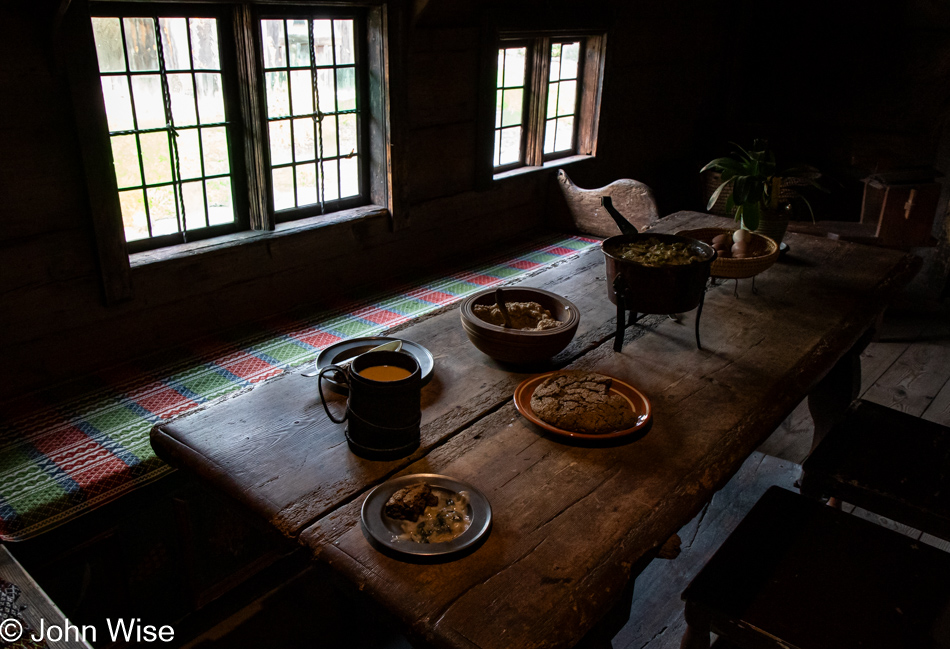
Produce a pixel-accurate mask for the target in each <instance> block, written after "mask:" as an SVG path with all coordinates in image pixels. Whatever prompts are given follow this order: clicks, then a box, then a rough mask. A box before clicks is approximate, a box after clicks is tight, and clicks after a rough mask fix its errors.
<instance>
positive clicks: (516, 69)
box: [494, 47, 528, 167]
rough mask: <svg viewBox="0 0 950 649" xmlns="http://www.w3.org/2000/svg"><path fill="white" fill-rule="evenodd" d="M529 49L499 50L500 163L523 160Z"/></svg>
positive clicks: (497, 130) (496, 158)
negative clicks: (522, 149)
mask: <svg viewBox="0 0 950 649" xmlns="http://www.w3.org/2000/svg"><path fill="white" fill-rule="evenodd" d="M527 51H528V48H527V47H506V48H502V49H500V50H498V89H497V95H496V97H497V99H496V102H495V156H494V165H495V166H496V167H505V166H507V165H512V164H518V163H519V162H521V141H522V134H523V128H522V126H523V125H524V117H525V115H524V113H525V111H524V108H525V101H524V97H525V63H526V60H527V59H526V54H527Z"/></svg>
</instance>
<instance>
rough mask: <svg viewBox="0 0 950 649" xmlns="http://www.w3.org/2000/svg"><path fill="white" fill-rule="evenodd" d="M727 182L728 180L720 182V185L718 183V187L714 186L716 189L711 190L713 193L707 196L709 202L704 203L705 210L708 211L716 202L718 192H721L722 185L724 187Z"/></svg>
mask: <svg viewBox="0 0 950 649" xmlns="http://www.w3.org/2000/svg"><path fill="white" fill-rule="evenodd" d="M728 184H729V182H728V181H727V182H724V183H722V184H721V185H719V187H717V188H716V191H714V192H713V195H712V196H710V197H709V204H708V205H706V211H709V210H711V209H712V208H713V206H714V205H715V204H716V201H717V200H718V199H719V194H721V193H722V189H723V187H725V186H726V185H728Z"/></svg>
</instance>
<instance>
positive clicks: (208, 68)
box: [92, 15, 238, 250]
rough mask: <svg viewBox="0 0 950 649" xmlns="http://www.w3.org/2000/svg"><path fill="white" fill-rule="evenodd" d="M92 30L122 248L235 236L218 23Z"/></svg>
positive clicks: (162, 21) (143, 22) (137, 22)
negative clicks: (195, 236) (197, 236)
mask: <svg viewBox="0 0 950 649" xmlns="http://www.w3.org/2000/svg"><path fill="white" fill-rule="evenodd" d="M92 26H93V34H94V37H95V43H96V53H97V57H98V61H99V74H100V79H101V83H102V96H103V99H104V102H105V108H106V120H107V122H108V125H109V140H110V144H111V148H112V157H113V164H114V166H115V176H116V182H117V185H118V190H119V204H120V207H121V211H122V221H123V225H124V230H125V239H126V241H127V242H128V244H129V247H130V249H131V250H136V249H145V248H154V247H158V246H163V245H170V244H173V243H180V242H181V241H183V238H184V233H185V232H192V233H201V232H202V231H205V232H206V233H207V234H220V233H223V232H227V231H233V230H234V229H236V225H237V223H238V218H237V215H236V212H235V203H236V201H235V195H234V188H233V187H232V174H233V169H232V164H231V155H230V152H229V143H230V142H232V141H233V140H234V134H233V133H232V128H231V123H232V119H233V118H232V117H231V115H230V114H229V112H230V110H229V106H228V105H229V104H230V103H232V102H230V101H228V100H226V98H225V91H224V79H223V71H222V65H221V61H222V58H223V57H222V55H221V51H220V48H219V45H218V44H219V42H221V38H220V36H219V31H218V29H219V23H218V20H217V19H216V18H214V17H210V18H209V17H190V16H181V15H178V16H161V17H156V16H141V15H113V16H94V17H93V18H92Z"/></svg>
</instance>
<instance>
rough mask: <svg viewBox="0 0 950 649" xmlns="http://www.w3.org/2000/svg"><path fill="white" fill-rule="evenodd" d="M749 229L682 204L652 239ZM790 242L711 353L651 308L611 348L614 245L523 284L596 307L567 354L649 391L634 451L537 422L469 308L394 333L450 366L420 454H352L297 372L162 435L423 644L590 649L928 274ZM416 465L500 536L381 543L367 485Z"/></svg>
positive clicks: (850, 248)
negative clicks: (457, 486)
mask: <svg viewBox="0 0 950 649" xmlns="http://www.w3.org/2000/svg"><path fill="white" fill-rule="evenodd" d="M730 223H731V222H730V221H727V220H726V219H721V218H719V217H714V216H709V215H705V214H699V213H693V212H680V213H677V214H674V215H671V216H669V217H666V218H664V219H662V220H661V221H660V223H659V224H658V225H657V226H656V228H654V231H656V232H676V231H678V230H682V229H688V228H697V227H727V226H728V225H729V224H730ZM786 241H787V242H788V243H789V245H790V247H791V253H790V254H789V255H788V256H787V258H785V259H783V260H781V261H780V262H779V263H777V264H776V265H775V266H773V267H772V268H770V269H769V270H767V271H766V272H765V273H763V274H761V275H760V276H759V277H757V278H756V287H757V288H758V294H757V295H753V294H752V293H751V282H750V281H749V280H744V281H742V282H741V284H740V286H739V293H740V296H739V298H738V299H737V298H736V297H734V296H733V283H732V282H731V281H730V282H727V283H725V284H722V285H719V286H715V287H713V288H711V289H710V290H709V291H708V293H707V295H706V301H705V310H704V312H703V318H702V324H701V333H702V339H703V346H704V349H703V350H698V349H697V348H696V344H695V339H694V337H693V326H692V323H693V320H692V318H693V317H694V316H695V311H694V312H692V313H689V314H686V316H685V318H684V320H683V321H682V322H680V323H677V322H674V321H673V320H670V319H667V318H665V317H660V316H656V317H653V316H650V317H647V318H646V319H645V321H644V323H643V324H637V325H634V326H631V327H629V328H628V330H627V333H626V339H625V344H624V348H623V351H622V352H621V353H615V352H613V350H612V348H611V339H612V333H613V331H614V326H615V320H614V317H615V315H616V310H615V307H614V306H613V305H612V304H610V303H609V302H608V300H607V297H606V285H605V280H604V264H603V257H602V255H601V253H600V252H599V251H597V250H593V251H589V252H587V253H584V254H582V255H580V256H579V257H578V258H576V259H573V260H571V261H568V262H565V263H563V264H560V265H558V266H555V267H553V268H549V269H546V270H545V271H543V272H541V273H539V274H537V275H535V276H533V277H530V278H528V279H527V280H525V281H524V282H523V283H524V284H527V285H530V286H537V287H540V288H544V289H547V290H551V291H553V292H555V293H558V294H561V295H564V296H566V297H567V298H568V299H570V300H571V301H573V302H574V303H575V304H576V305H577V306H578V308H579V309H580V311H581V313H582V315H581V324H580V328H579V329H578V333H577V336H576V338H575V340H574V342H573V343H572V344H571V346H570V347H569V348H568V349H567V350H565V351H564V352H562V354H561V355H560V356H559V357H558V358H557V359H555V361H554V363H553V365H554V366H562V365H563V364H564V363H570V367H572V368H578V369H593V370H597V371H599V372H602V373H604V374H608V375H611V376H615V377H617V378H619V379H622V380H624V381H626V382H628V383H630V384H632V385H634V386H636V387H637V388H639V389H640V390H641V391H642V392H644V393H645V394H646V395H647V396H648V398H649V399H650V400H651V402H652V405H653V408H654V415H653V416H654V419H653V425H652V427H651V428H650V430H649V432H648V433H647V434H646V435H644V436H642V437H641V438H639V439H637V440H635V441H631V442H629V443H625V444H620V445H616V446H612V447H608V448H604V447H599V448H598V447H590V446H587V447H584V446H577V445H571V444H568V443H565V442H564V441H563V440H561V439H555V438H553V437H550V436H547V435H546V434H545V433H544V432H543V431H542V430H540V429H539V428H537V427H535V426H533V425H532V424H530V423H529V422H527V421H526V420H525V419H523V418H522V417H521V416H520V415H519V414H518V413H517V411H516V410H515V408H514V406H513V404H512V402H511V395H512V392H513V390H514V388H515V386H516V385H517V384H518V383H519V382H520V381H521V380H522V379H524V378H525V377H526V376H529V375H530V374H524V373H517V372H511V371H510V369H509V368H505V367H502V366H501V365H500V364H498V363H495V362H494V361H492V360H491V359H489V358H488V357H486V356H484V355H483V354H481V353H480V352H478V351H477V350H476V349H475V348H474V347H473V346H472V345H471V344H470V343H469V342H468V340H467V339H466V338H465V334H464V332H463V331H462V327H461V324H460V323H459V316H458V313H457V309H455V308H451V309H448V310H446V311H444V312H440V313H438V314H435V315H434V316H431V317H429V318H427V319H425V320H422V321H418V322H416V323H413V324H411V325H409V326H408V327H406V328H404V329H402V330H401V331H399V333H398V334H396V335H398V336H399V337H403V338H407V339H409V340H413V341H416V342H419V343H421V344H423V345H425V346H426V347H427V348H428V349H429V350H430V351H431V352H432V353H433V355H434V357H435V359H436V369H435V377H434V379H433V381H432V382H431V383H430V384H429V385H428V386H427V387H426V388H424V389H423V426H422V445H421V446H420V448H419V450H418V451H416V452H415V453H414V454H413V455H412V456H410V457H407V458H403V459H401V460H396V461H387V462H378V461H369V460H363V459H360V458H358V457H356V456H354V455H353V454H352V453H350V452H349V450H348V448H347V446H346V442H345V439H344V437H343V426H342V425H335V424H332V423H331V422H329V421H328V420H327V418H326V415H325V414H324V412H323V408H322V406H321V404H320V400H319V396H318V395H317V390H316V381H315V379H313V378H305V377H302V376H301V375H300V372H299V371H298V372H293V373H288V374H285V375H283V376H281V377H280V378H278V379H276V380H273V381H271V382H268V383H266V384H264V385H262V386H260V387H257V388H255V389H252V390H250V391H248V392H245V393H242V394H240V395H238V396H236V397H234V398H231V399H229V400H227V401H225V402H223V403H218V404H216V405H212V406H210V407H207V408H204V409H202V410H200V411H197V412H193V413H189V414H187V415H184V416H182V417H180V418H178V419H175V420H172V421H171V422H168V423H164V424H162V425H159V426H157V427H156V428H155V429H154V430H153V432H152V444H153V446H154V447H155V450H156V452H157V453H158V454H159V456H160V457H162V458H163V459H165V460H166V461H168V462H169V463H171V464H172V465H174V466H176V467H179V468H183V469H187V470H191V471H193V472H194V473H195V474H197V475H198V476H199V477H201V478H203V479H204V480H207V481H208V482H209V483H211V484H213V485H214V486H215V487H217V488H218V489H220V490H222V491H224V492H225V493H227V494H229V495H230V496H232V497H234V498H236V499H238V500H239V501H241V502H243V503H244V504H246V505H247V506H248V507H250V508H251V509H253V510H254V511H256V512H258V513H259V514H260V515H261V516H263V517H265V518H266V519H267V520H269V521H270V522H271V523H272V524H273V525H275V526H276V527H277V528H278V529H279V530H281V531H282V532H283V533H284V534H286V535H287V536H289V537H292V538H296V539H298V540H299V542H300V543H302V544H304V545H306V546H308V547H310V548H311V549H312V550H313V552H314V556H315V558H316V560H317V561H318V562H321V563H324V564H326V565H328V566H330V567H331V568H332V569H333V570H334V571H336V572H337V573H338V574H339V575H342V576H343V577H344V578H345V579H346V580H348V581H350V582H352V583H353V584H355V585H356V586H357V587H358V588H359V589H360V590H362V591H364V592H366V593H368V594H369V595H371V596H372V597H373V598H374V599H376V600H377V601H378V602H380V603H382V604H383V605H384V606H385V607H386V608H387V609H388V610H389V611H391V612H392V613H393V614H394V615H395V616H396V617H397V618H398V619H399V620H401V621H402V622H403V623H404V624H405V629H404V630H405V631H406V632H407V633H408V635H409V637H410V640H411V641H413V642H414V643H419V644H425V645H431V646H435V647H485V648H487V647H497V648H499V649H502V648H504V649H509V648H513V647H562V646H563V647H568V646H572V645H573V644H574V643H576V642H577V641H578V640H579V639H580V638H581V637H583V635H584V633H585V632H586V631H587V630H589V629H590V628H591V626H592V625H593V624H594V623H595V622H597V621H598V620H599V619H600V618H601V617H602V616H603V615H604V613H605V611H607V610H608V609H609V607H610V606H611V604H613V603H614V602H615V601H616V600H617V599H618V598H619V596H620V594H621V592H622V591H623V590H624V587H625V585H626V583H627V582H628V581H629V579H630V577H631V568H632V566H633V565H634V564H635V563H636V562H637V561H638V560H640V559H641V558H642V557H644V556H647V555H648V554H649V553H650V552H651V551H652V550H653V549H654V548H656V547H657V546H658V545H661V544H662V543H663V542H664V541H665V540H666V539H667V538H669V537H670V536H671V535H672V534H674V533H676V532H677V531H678V530H679V528H680V527H682V525H684V524H685V523H686V522H688V521H689V520H690V519H691V518H692V517H693V516H694V515H695V514H696V513H697V512H698V511H699V510H700V509H701V507H702V505H703V504H704V503H705V502H706V501H708V500H709V498H711V496H712V494H713V493H714V492H715V491H716V490H717V489H718V488H720V487H721V486H722V485H724V484H725V483H726V482H727V481H728V480H729V478H730V477H731V476H732V475H733V473H734V472H735V471H736V470H737V469H738V468H739V466H740V465H741V464H742V462H743V461H744V460H745V458H747V457H748V456H749V455H750V454H751V453H752V452H753V451H754V450H755V448H756V447H757V446H758V445H759V444H760V443H761V442H762V441H764V440H765V438H767V437H768V435H769V434H771V432H772V431H773V430H774V429H775V428H776V427H777V426H778V425H779V424H780V423H781V422H782V421H783V420H784V418H785V417H786V416H787V415H788V414H789V413H790V412H791V411H792V410H793V409H794V408H795V406H797V405H798V403H799V402H801V400H802V399H803V398H804V397H805V396H806V395H807V394H808V392H809V391H810V390H811V389H812V388H813V387H814V386H815V384H816V383H818V381H819V380H820V379H821V378H822V377H823V376H824V375H825V374H826V373H827V372H828V371H829V370H830V368H831V367H832V366H833V365H834V364H835V363H836V362H837V361H838V359H839V358H841V357H842V356H843V355H844V354H845V353H846V352H847V351H848V350H849V349H850V348H851V347H852V345H853V344H854V343H855V342H856V341H857V340H858V338H859V337H860V336H861V334H862V333H863V332H864V331H865V330H866V329H867V328H868V327H869V326H871V324H872V323H873V322H874V320H875V319H876V317H877V316H878V315H879V313H880V312H881V311H882V310H883V308H884V307H885V306H886V304H887V303H888V301H889V300H890V299H891V298H892V297H893V295H894V294H895V293H896V292H897V291H899V290H900V289H901V288H902V287H903V286H904V285H905V284H906V283H907V281H909V279H910V278H911V277H912V276H913V274H914V272H916V269H917V268H918V267H919V261H918V260H916V258H914V257H912V256H910V255H905V254H903V253H899V252H894V251H890V250H885V249H879V248H869V247H866V246H861V245H857V244H851V243H845V242H840V241H833V240H829V239H820V238H816V237H809V236H806V235H794V234H790V235H789V236H788V237H787V238H786ZM537 369H538V370H539V371H540V370H543V369H546V368H537ZM406 473H441V474H445V475H449V476H452V477H454V478H456V479H458V480H462V481H466V482H469V483H471V484H473V485H474V486H476V487H477V488H478V489H479V490H481V491H482V492H483V493H484V494H485V495H486V496H487V497H488V499H489V501H490V502H491V504H492V508H493V513H494V520H493V527H492V531H491V534H490V536H489V537H488V539H487V541H486V542H485V543H484V545H482V546H481V547H480V548H478V549H477V550H476V551H475V552H473V553H471V554H469V555H467V556H464V557H461V558H459V559H458V560H456V561H450V562H447V563H441V564H434V565H419V564H414V563H407V562H403V561H400V560H397V559H393V558H391V557H389V556H386V555H384V554H381V553H379V552H378V551H376V550H375V549H373V548H372V546H370V544H369V542H368V541H367V540H366V538H365V537H364V535H363V533H362V530H361V526H360V524H359V511H360V506H361V504H362V501H363V494H365V492H366V491H368V490H369V489H370V488H372V487H373V486H375V485H377V484H380V483H381V482H383V481H385V480H386V479H389V478H390V477H393V476H394V475H403V474H406ZM552 620H557V623H556V624H554V623H552Z"/></svg>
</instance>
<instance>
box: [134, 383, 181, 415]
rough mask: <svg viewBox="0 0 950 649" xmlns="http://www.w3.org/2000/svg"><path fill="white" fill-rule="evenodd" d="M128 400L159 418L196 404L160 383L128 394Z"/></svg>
mask: <svg viewBox="0 0 950 649" xmlns="http://www.w3.org/2000/svg"><path fill="white" fill-rule="evenodd" d="M129 399H131V400H132V401H134V402H135V403H137V404H139V405H140V406H142V407H143V408H145V409H146V410H148V411H149V412H151V413H153V414H156V415H158V416H159V417H162V418H165V417H171V416H173V415H177V414H178V413H181V412H184V411H186V410H190V409H192V408H194V407H195V406H197V405H198V404H197V403H196V402H194V401H192V400H191V399H189V398H188V397H186V396H185V395H183V394H181V393H180V392H177V391H176V390H174V389H172V388H170V387H168V386H167V385H165V384H164V383H161V382H160V381H156V382H154V383H151V384H149V385H147V386H145V387H143V388H139V389H138V390H133V391H132V392H130V393H129Z"/></svg>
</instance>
